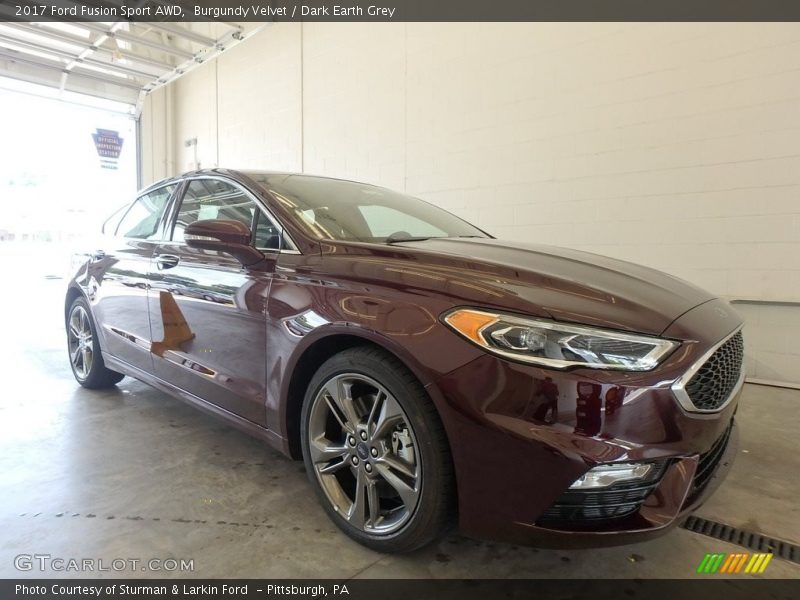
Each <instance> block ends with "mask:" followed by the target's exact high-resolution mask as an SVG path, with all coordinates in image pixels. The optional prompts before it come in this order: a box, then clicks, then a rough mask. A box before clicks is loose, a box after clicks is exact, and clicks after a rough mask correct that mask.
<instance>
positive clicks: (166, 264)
mask: <svg viewBox="0 0 800 600" xmlns="http://www.w3.org/2000/svg"><path fill="white" fill-rule="evenodd" d="M180 261H181V259H180V257H178V256H175V255H174V254H159V255H158V256H156V265H157V266H158V268H159V269H171V268H172V267H174V266H176V265H177V264H178V263H179V262H180Z"/></svg>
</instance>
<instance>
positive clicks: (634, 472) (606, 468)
mask: <svg viewBox="0 0 800 600" xmlns="http://www.w3.org/2000/svg"><path fill="white" fill-rule="evenodd" d="M651 467H652V465H651V464H648V463H611V464H608V465H598V466H596V467H594V468H593V469H591V470H589V471H587V472H586V473H585V474H584V475H583V476H581V477H580V478H578V479H576V480H575V483H573V484H572V485H571V486H569V489H571V490H586V489H591V488H604V487H608V486H611V485H614V484H615V483H621V482H623V481H632V480H636V479H644V478H645V476H646V475H647V474H648V473H649V472H650V468H651Z"/></svg>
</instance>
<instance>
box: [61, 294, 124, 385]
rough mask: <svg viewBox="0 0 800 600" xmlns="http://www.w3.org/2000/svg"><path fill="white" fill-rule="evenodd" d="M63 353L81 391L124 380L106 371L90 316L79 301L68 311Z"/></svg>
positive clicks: (85, 305)
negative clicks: (66, 356) (67, 357)
mask: <svg viewBox="0 0 800 600" xmlns="http://www.w3.org/2000/svg"><path fill="white" fill-rule="evenodd" d="M67 350H68V352H69V362H70V366H71V367H72V374H73V375H74V376H75V379H76V380H77V381H78V383H80V384H81V385H82V386H83V387H85V388H90V389H99V388H107V387H111V386H113V385H115V384H117V383H119V382H120V381H121V380H122V378H123V377H125V376H124V375H123V374H122V373H117V372H116V371H112V370H111V369H108V368H106V366H105V363H104V362H103V356H102V354H101V353H100V341H99V340H98V339H97V332H96V330H95V326H94V321H93V320H92V314H91V312H90V310H89V305H88V304H87V303H86V300H84V299H83V298H76V299H75V302H73V303H72V306H71V307H70V309H69V313H68V316H67Z"/></svg>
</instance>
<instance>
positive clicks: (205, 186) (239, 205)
mask: <svg viewBox="0 0 800 600" xmlns="http://www.w3.org/2000/svg"><path fill="white" fill-rule="evenodd" d="M256 208H257V207H256V204H255V202H253V201H252V200H250V198H248V197H247V195H246V194H245V193H244V192H243V191H242V190H240V189H239V188H237V187H234V186H233V185H231V184H229V183H226V182H224V181H220V180H219V179H195V180H193V181H190V182H189V186H188V187H187V188H186V193H185V194H184V195H183V199H182V200H181V207H180V210H179V211H178V217H177V219H176V220H175V227H174V228H173V230H172V241H174V242H182V241H183V232H184V230H185V229H186V226H187V225H189V224H190V223H194V222H195V221H203V220H205V219H229V220H231V221H240V222H242V223H244V224H245V225H247V227H252V226H253V215H254V214H255V211H256Z"/></svg>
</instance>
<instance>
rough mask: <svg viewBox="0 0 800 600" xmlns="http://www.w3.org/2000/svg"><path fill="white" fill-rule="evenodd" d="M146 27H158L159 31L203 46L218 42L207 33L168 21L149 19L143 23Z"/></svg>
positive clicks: (210, 45)
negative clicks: (160, 21)
mask: <svg viewBox="0 0 800 600" xmlns="http://www.w3.org/2000/svg"><path fill="white" fill-rule="evenodd" d="M141 25H142V26H144V27H151V28H152V29H157V30H158V31H163V32H164V33H168V34H171V35H177V36H179V37H182V38H184V39H187V40H189V41H190V42H196V43H198V44H201V45H203V46H208V47H209V48H210V47H212V46H214V44H216V40H215V39H213V38H210V37H206V36H205V35H200V34H199V33H195V32H194V31H190V30H189V29H186V28H185V27H179V26H177V25H167V24H166V23H155V22H153V21H148V22H147V23H142V24H141Z"/></svg>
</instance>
